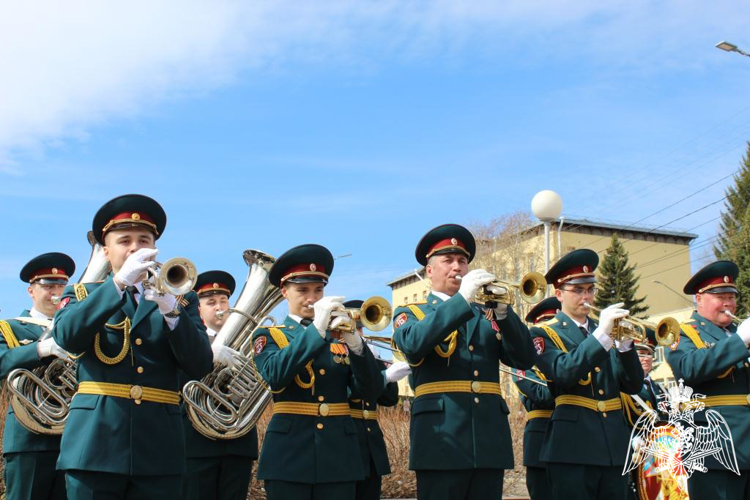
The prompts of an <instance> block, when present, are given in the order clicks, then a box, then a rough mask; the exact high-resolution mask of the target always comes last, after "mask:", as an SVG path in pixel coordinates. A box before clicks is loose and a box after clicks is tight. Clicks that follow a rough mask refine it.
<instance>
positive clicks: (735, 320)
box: [723, 309, 744, 326]
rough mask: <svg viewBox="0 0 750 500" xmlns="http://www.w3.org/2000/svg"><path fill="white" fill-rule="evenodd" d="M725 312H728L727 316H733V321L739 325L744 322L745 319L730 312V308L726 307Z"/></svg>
mask: <svg viewBox="0 0 750 500" xmlns="http://www.w3.org/2000/svg"><path fill="white" fill-rule="evenodd" d="M723 312H724V314H726V315H727V316H729V317H730V318H732V323H734V324H735V325H737V326H739V325H740V323H742V322H743V321H744V320H743V319H742V318H738V317H737V316H735V315H734V314H732V313H731V312H729V309H725V310H724V311H723Z"/></svg>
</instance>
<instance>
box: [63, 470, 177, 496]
mask: <svg viewBox="0 0 750 500" xmlns="http://www.w3.org/2000/svg"><path fill="white" fill-rule="evenodd" d="M65 483H66V485H67V489H68V498H69V499H70V500H152V499H157V498H158V499H159V500H179V498H180V489H181V487H182V476H179V475H175V476H128V475H125V474H112V473H109V472H94V471H87V470H68V471H65Z"/></svg>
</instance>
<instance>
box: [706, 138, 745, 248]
mask: <svg viewBox="0 0 750 500" xmlns="http://www.w3.org/2000/svg"><path fill="white" fill-rule="evenodd" d="M726 198H727V199H726V202H725V204H724V206H725V208H726V210H725V211H723V212H722V213H721V222H720V223H719V227H720V229H719V234H718V235H717V242H716V245H714V255H715V256H716V258H717V259H727V260H734V259H733V258H732V256H733V254H734V252H735V251H736V250H737V245H736V244H734V243H733V240H734V239H735V238H737V237H738V235H739V233H740V231H741V226H742V219H743V218H744V217H745V212H747V209H748V206H749V205H750V142H748V144H747V152H746V153H745V157H744V158H742V162H741V163H740V169H739V171H738V172H737V175H735V177H734V185H733V186H730V187H729V188H727V191H726Z"/></svg>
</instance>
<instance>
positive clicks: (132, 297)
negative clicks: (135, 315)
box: [125, 286, 139, 305]
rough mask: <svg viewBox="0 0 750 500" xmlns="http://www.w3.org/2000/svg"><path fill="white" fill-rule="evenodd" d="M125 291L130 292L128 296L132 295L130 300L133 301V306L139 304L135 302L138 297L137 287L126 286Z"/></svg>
mask: <svg viewBox="0 0 750 500" xmlns="http://www.w3.org/2000/svg"><path fill="white" fill-rule="evenodd" d="M125 291H126V292H128V295H130V298H131V299H133V304H136V305H137V304H138V301H137V300H135V297H136V295H138V293H139V292H138V288H136V287H135V286H126V287H125Z"/></svg>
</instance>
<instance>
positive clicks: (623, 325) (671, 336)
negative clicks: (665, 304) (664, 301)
mask: <svg viewBox="0 0 750 500" xmlns="http://www.w3.org/2000/svg"><path fill="white" fill-rule="evenodd" d="M583 305H585V306H586V307H588V308H589V309H591V310H592V311H594V312H596V313H597V314H599V313H601V312H602V310H601V309H599V308H596V307H594V306H592V305H591V304H589V303H588V302H584V303H583ZM648 330H653V332H654V336H655V337H656V342H657V344H659V345H662V346H667V345H671V344H673V343H674V341H675V340H676V339H677V337H678V336H679V335H680V323H679V322H678V321H677V320H676V319H674V318H672V317H670V316H667V317H666V318H663V319H662V320H661V321H659V323H658V324H656V325H655V324H653V323H650V322H648V321H642V320H639V319H635V318H631V317H628V318H622V319H616V320H615V325H614V328H612V335H611V337H612V339H614V340H618V341H620V342H622V341H623V340H626V339H633V341H635V342H639V343H644V342H647V340H648Z"/></svg>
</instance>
